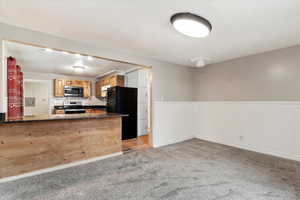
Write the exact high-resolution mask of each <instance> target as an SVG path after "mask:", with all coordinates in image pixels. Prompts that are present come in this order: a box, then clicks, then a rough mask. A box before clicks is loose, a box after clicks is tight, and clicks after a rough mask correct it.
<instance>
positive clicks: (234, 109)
mask: <svg viewBox="0 0 300 200" xmlns="http://www.w3.org/2000/svg"><path fill="white" fill-rule="evenodd" d="M195 109H196V110H197V111H196V112H197V113H196V117H195V119H196V120H195V121H194V123H195V126H196V128H195V129H197V136H196V137H197V138H200V139H203V140H208V141H212V142H216V143H220V144H225V145H229V146H234V147H239V148H243V149H247V150H252V151H256V152H260V153H265V154H270V155H274V156H279V157H283V158H287V159H293V160H297V161H300V103H299V102H197V103H196V105H195Z"/></svg>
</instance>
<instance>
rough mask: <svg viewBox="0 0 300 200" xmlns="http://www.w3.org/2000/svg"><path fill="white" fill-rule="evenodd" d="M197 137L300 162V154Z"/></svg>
mask: <svg viewBox="0 0 300 200" xmlns="http://www.w3.org/2000/svg"><path fill="white" fill-rule="evenodd" d="M195 138H197V139H200V140H204V141H207V142H211V143H216V144H221V145H225V146H229V147H234V148H239V149H243V150H247V151H252V152H255V153H258V154H264V155H268V156H274V157H278V158H283V159H287V160H292V161H295V162H300V156H299V155H287V154H284V153H282V152H278V151H274V150H270V149H264V150H261V149H254V148H252V147H251V146H249V145H240V144H234V143H232V144H227V143H224V142H220V141H216V140H212V139H210V138H203V137H200V136H196V137H195Z"/></svg>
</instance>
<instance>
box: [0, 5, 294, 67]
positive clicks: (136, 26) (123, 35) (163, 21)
mask: <svg viewBox="0 0 300 200" xmlns="http://www.w3.org/2000/svg"><path fill="white" fill-rule="evenodd" d="M299 10H300V1H299V0H252V1H250V0H248V1H246V0H152V1H147V0H122V1H112V0H101V1H99V0H88V1H86V0H76V1H74V0H26V1H20V0H0V21H1V22H4V23H8V24H13V25H16V26H20V27H24V28H28V29H32V30H36V31H41V32H44V33H49V34H52V35H56V36H60V37H65V38H68V39H72V40H78V41H81V42H87V43H91V44H93V45H96V46H99V47H110V48H115V49H118V50H121V51H126V52H128V53H134V54H136V55H141V56H147V57H151V58H156V59H158V60H164V61H167V62H170V63H177V64H184V65H192V63H191V60H193V59H195V58H204V59H207V62H208V63H215V62H220V61H224V60H229V59H232V58H237V57H242V56H246V55H251V54H256V53H260V52H264V51H269V50H273V49H278V48H283V47H288V46H293V45H297V44H300V26H299V22H300V14H299ZM186 11H188V12H193V13H195V14H198V15H201V16H203V17H205V18H207V19H208V20H209V21H210V22H211V24H212V26H213V30H212V33H211V35H210V36H209V37H207V38H204V39H197V38H189V37H186V36H184V35H181V34H179V33H177V32H176V31H175V30H174V29H173V28H172V26H171V25H170V22H169V19H170V17H171V16H172V15H173V14H174V13H176V12H186ZM100 56H101V55H100Z"/></svg>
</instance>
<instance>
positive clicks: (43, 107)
mask: <svg viewBox="0 0 300 200" xmlns="http://www.w3.org/2000/svg"><path fill="white" fill-rule="evenodd" d="M24 105H25V107H24V115H25V116H37V115H48V114H49V83H48V81H43V80H24Z"/></svg>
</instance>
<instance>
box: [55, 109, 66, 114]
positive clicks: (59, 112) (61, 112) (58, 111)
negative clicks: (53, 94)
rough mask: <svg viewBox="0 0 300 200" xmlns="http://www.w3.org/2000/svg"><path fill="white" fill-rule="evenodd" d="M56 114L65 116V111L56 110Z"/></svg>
mask: <svg viewBox="0 0 300 200" xmlns="http://www.w3.org/2000/svg"><path fill="white" fill-rule="evenodd" d="M54 113H55V114H57V115H59V114H65V110H63V109H55V111H54Z"/></svg>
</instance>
